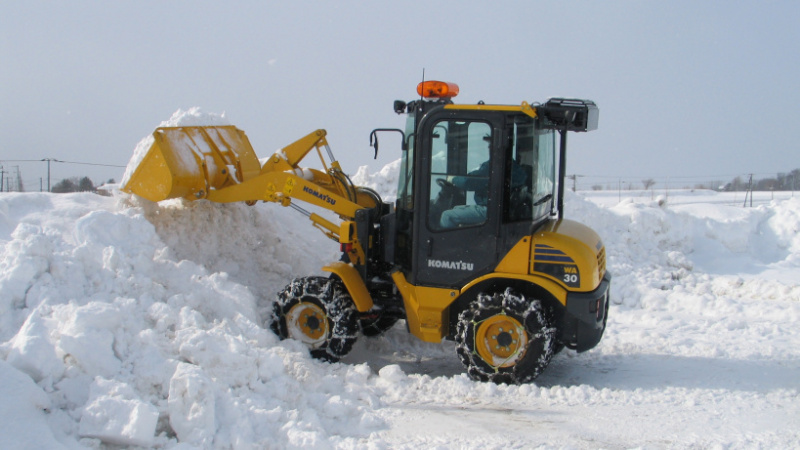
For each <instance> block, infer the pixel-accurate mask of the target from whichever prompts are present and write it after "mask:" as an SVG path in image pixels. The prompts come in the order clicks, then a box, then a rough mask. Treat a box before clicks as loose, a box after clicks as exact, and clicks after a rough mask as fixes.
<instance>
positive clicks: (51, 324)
mask: <svg viewBox="0 0 800 450" xmlns="http://www.w3.org/2000/svg"><path fill="white" fill-rule="evenodd" d="M57 197H58V198H60V197H59V196H53V195H49V194H7V195H4V196H3V197H2V198H0V205H2V207H0V208H2V210H7V211H12V210H14V208H13V205H17V204H24V203H27V204H30V203H33V204H37V205H40V208H41V209H40V210H37V211H35V212H31V213H30V214H26V215H22V216H19V217H17V219H16V220H17V221H18V225H17V226H16V227H15V229H14V231H13V232H12V233H11V234H10V236H7V237H8V238H9V239H8V240H6V241H4V245H3V251H2V253H1V254H0V261H2V265H0V267H2V271H1V272H0V289H2V291H1V292H2V295H1V296H0V302H1V303H0V308H2V311H3V315H2V317H3V326H2V328H0V334H2V337H3V344H2V346H1V347H0V355H2V356H3V359H5V361H6V362H4V364H5V365H6V366H7V367H8V368H9V369H8V370H14V371H20V372H22V373H25V374H26V378H27V379H28V381H29V383H33V382H34V381H35V382H37V383H38V384H39V387H37V388H36V389H39V390H40V391H41V390H42V389H44V390H45V391H46V392H48V393H49V397H50V398H51V400H52V402H53V413H51V415H52V416H53V417H55V418H51V423H50V426H51V427H53V428H54V429H55V433H54V434H55V435H56V436H57V437H59V438H60V439H61V440H62V442H63V443H64V444H65V445H67V446H69V445H73V444H75V442H76V441H78V442H82V443H84V444H85V445H93V444H91V442H93V441H99V442H104V443H108V444H114V445H141V446H151V445H153V446H162V447H163V446H171V445H172V444H175V443H177V442H178V440H180V441H181V442H188V443H192V444H193V445H198V446H201V447H202V446H208V445H213V446H215V447H222V448H225V447H230V446H247V445H254V446H256V447H260V446H264V445H266V444H267V443H269V444H270V445H277V446H279V447H282V446H285V445H296V446H304V445H306V444H309V445H318V444H319V443H320V442H329V441H332V442H336V441H347V440H348V439H354V438H357V437H359V436H362V435H366V434H368V433H369V432H371V431H372V430H373V429H375V428H376V427H377V426H379V425H380V423H381V421H380V420H379V419H376V418H374V417H373V414H372V413H370V412H369V409H370V408H369V406H371V404H373V403H374V402H375V401H376V400H375V399H374V398H372V397H371V396H366V397H365V396H364V395H362V394H361V393H359V392H357V385H356V384H353V383H352V381H350V380H352V379H364V378H366V376H367V374H368V373H369V369H368V368H366V367H358V366H354V367H349V366H342V367H341V368H339V369H337V370H334V371H333V373H334V374H338V376H333V377H329V376H327V375H329V374H330V373H331V371H330V369H329V368H328V367H327V365H324V364H321V363H318V362H316V361H312V360H310V359H309V357H308V355H307V352H306V351H305V349H304V348H302V347H301V346H299V345H298V344H296V343H293V342H284V343H279V342H278V340H277V338H276V337H275V336H274V335H273V334H272V333H271V332H269V331H268V330H267V329H265V328H264V323H263V321H262V314H261V313H260V312H259V304H260V303H261V307H264V308H265V307H268V306H269V302H271V297H272V295H273V294H274V292H275V291H277V289H279V288H280V287H282V286H283V285H284V284H285V282H286V280H287V279H289V278H291V277H293V276H298V275H305V274H307V273H308V272H309V271H316V270H318V269H317V267H316V266H317V264H316V262H317V261H316V257H315V256H316V255H318V253H319V252H318V251H316V250H315V249H313V248H310V245H311V244H310V243H311V242H313V239H305V238H304V237H303V236H304V235H303V234H301V231H297V230H302V228H303V227H297V226H296V227H291V224H281V223H278V222H279V221H280V219H278V218H276V217H273V216H272V215H271V214H270V213H269V212H267V211H266V210H265V209H266V208H270V209H276V208H274V205H259V206H256V207H252V208H251V207H247V206H244V205H227V206H223V205H210V204H208V203H201V202H198V203H196V204H193V205H184V204H182V203H181V202H173V203H169V202H165V203H166V204H164V205H155V204H151V203H148V204H147V205H145V206H142V207H131V206H129V205H126V204H123V202H122V200H120V201H118V200H115V199H109V198H107V197H99V196H93V195H85V194H67V195H65V196H64V197H66V198H70V197H71V198H72V199H73V200H74V201H72V202H70V206H69V208H70V211H69V213H68V214H65V212H64V211H59V210H58V209H57V207H56V205H54V204H53V202H50V201H45V200H47V199H52V198H57ZM123 200H124V199H123ZM277 209H278V210H279V209H280V208H277ZM281 214H285V212H282V211H281V212H278V213H277V214H276V216H278V217H281ZM62 216H68V219H64V218H63V217H62ZM299 217H300V219H299V220H303V221H305V220H307V219H305V217H303V216H299ZM4 218H6V219H8V218H9V215H8V214H6V215H5V217H4ZM148 218H149V220H148ZM294 220H295V221H296V220H298V218H297V216H294ZM309 228H311V227H310V226H309ZM306 231H308V230H306ZM292 264H295V265H294V266H293V265H292ZM312 267H313V268H314V269H311V268H312ZM226 271H227V272H226ZM234 280H237V281H234ZM244 283H247V285H245V284H244ZM253 288H255V289H258V291H257V293H256V294H254V293H253V292H254V291H252V290H251V289H253ZM4 367H5V366H4ZM31 385H32V386H34V387H35V385H34V384H31ZM42 395H44V394H42ZM40 397H41V396H40ZM326 405H328V406H326ZM325 408H330V409H331V411H332V412H333V413H334V414H328V413H325V412H323V411H322V410H324V409H325ZM318 409H321V411H320V412H319V413H318V412H317V410H318ZM68 418H73V419H68ZM289 423H291V424H292V425H291V426H287V424H289ZM34 434H35V433H34ZM281 443H283V444H281ZM284 444H285V445H284Z"/></svg>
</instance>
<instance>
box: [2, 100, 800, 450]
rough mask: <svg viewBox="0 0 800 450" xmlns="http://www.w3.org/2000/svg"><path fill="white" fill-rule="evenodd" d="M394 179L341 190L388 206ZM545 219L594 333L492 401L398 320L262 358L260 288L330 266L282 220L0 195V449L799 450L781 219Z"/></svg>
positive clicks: (296, 221)
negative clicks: (360, 190) (388, 326)
mask: <svg viewBox="0 0 800 450" xmlns="http://www.w3.org/2000/svg"><path fill="white" fill-rule="evenodd" d="M198 114H199V113H198ZM190 115H191V114H190ZM183 116H186V114H185V113H184V114H183ZM201 119H202V120H200V121H201V122H203V123H207V122H206V121H207V120H208V118H201ZM398 166H399V162H397V163H394V164H392V165H390V166H387V168H385V169H384V171H382V172H381V173H378V174H372V175H370V174H368V173H367V171H366V169H363V168H362V169H359V172H358V173H357V174H356V175H354V176H353V179H354V181H356V182H357V183H358V184H362V185H366V186H370V187H372V188H373V189H376V190H378V191H379V192H380V193H381V195H382V196H383V197H384V199H387V200H391V199H392V198H394V196H395V195H396V194H395V191H394V189H395V185H396V179H397V170H398ZM588 195H591V194H588ZM566 211H567V215H568V217H570V218H573V219H576V220H579V221H582V222H584V223H586V224H588V225H590V226H591V227H593V228H594V229H595V230H597V231H598V233H599V234H600V235H601V236H602V237H603V239H604V242H605V244H606V248H607V255H608V269H609V270H610V271H611V272H612V273H613V275H614V279H613V287H612V295H613V300H614V303H613V304H612V307H611V312H610V313H609V325H608V331H607V333H606V335H605V336H604V338H603V341H602V342H601V343H600V345H599V346H598V347H597V348H596V349H594V350H592V351H590V352H587V353H583V354H580V355H578V354H575V353H574V352H571V351H564V352H562V353H561V354H559V355H557V356H556V357H555V358H554V359H553V361H552V363H551V365H550V367H549V368H548V369H547V370H546V371H545V372H544V373H543V374H542V375H541V376H540V377H539V378H538V379H537V380H536V384H531V385H525V386H496V385H492V384H483V383H475V382H472V381H470V380H469V379H468V378H467V377H466V376H465V375H464V374H463V373H462V372H463V369H462V367H461V365H460V363H459V362H458V358H457V357H456V355H455V352H454V349H453V344H452V343H450V342H443V343H441V344H428V343H424V342H420V341H417V340H415V339H414V338H413V337H411V336H409V335H408V333H406V332H405V329H404V327H403V326H402V323H401V325H399V326H397V327H395V328H393V329H392V330H390V331H389V332H388V333H387V334H386V335H384V336H382V337H380V338H377V339H367V338H363V337H360V338H359V341H358V342H357V343H356V346H355V348H354V351H353V353H352V354H351V355H349V356H348V357H347V358H345V360H344V361H343V362H342V363H338V364H327V363H323V362H319V361H316V360H312V359H311V358H309V356H308V352H307V351H306V350H305V349H304V348H303V347H302V346H301V345H300V344H298V343H296V342H293V341H278V339H277V338H276V337H275V336H274V335H273V334H272V333H271V332H270V331H269V330H268V328H267V327H266V326H265V323H264V320H265V318H266V317H268V314H266V312H267V311H268V310H269V308H270V307H271V302H272V299H273V296H274V294H275V293H276V291H278V290H279V289H281V288H282V287H283V286H284V285H285V284H286V283H288V281H289V280H290V279H291V278H292V277H296V276H306V275H311V274H320V272H319V267H320V266H321V265H322V264H323V263H325V262H327V261H331V260H334V259H336V258H337V255H336V250H337V249H336V245H335V244H333V243H331V242H330V241H329V240H327V239H326V238H324V237H323V236H322V234H321V233H319V232H318V231H317V230H316V229H314V228H313V227H311V226H310V225H309V224H308V220H307V219H306V218H305V217H304V216H302V215H299V214H296V213H294V211H292V210H291V209H289V208H282V207H280V206H278V205H273V204H263V203H262V204H257V205H255V206H253V207H248V206H245V205H241V204H226V205H222V204H212V203H209V202H205V201H198V202H193V203H184V202H182V201H177V200H173V201H167V202H162V203H160V204H153V203H150V202H146V201H141V200H137V199H132V198H129V197H128V196H126V195H124V194H119V193H117V194H116V197H100V196H96V195H93V194H59V195H51V194H19V193H6V194H3V195H2V196H0V244H1V245H2V247H0V397H2V399H3V401H2V402H0V447H2V448H19V447H27V448H58V447H59V446H62V447H64V448H116V447H114V446H124V447H129V446H143V447H153V448H165V449H171V448H182V449H186V448H298V447H304V448H305V447H315V448H326V447H334V448H342V447H344V448H353V447H375V448H381V447H403V448H418V447H434V446H442V447H481V446H486V447H495V448H499V447H504V446H512V447H519V448H522V447H525V448H534V447H542V448H557V447H558V446H562V445H563V446H567V447H571V448H596V447H606V448H609V447H611V448H619V447H692V446H695V447H714V446H716V447H720V448H726V447H730V448H744V447H759V446H760V447H763V448H789V447H797V446H798V445H800V434H799V433H800V432H798V430H797V426H796V425H797V417H800V398H798V390H799V389H800V381H798V377H797V373H798V371H799V370H800V346H798V343H800V330H799V329H798V327H797V323H798V321H799V320H800V283H799V282H798V280H800V238H799V237H798V236H799V235H800V233H798V231H800V200H798V199H791V200H785V201H780V202H773V203H771V204H769V205H766V206H761V207H758V208H749V209H743V208H733V207H725V206H721V205H707V204H705V205H690V204H687V205H680V206H670V202H664V201H659V199H655V200H653V201H650V202H645V203H637V202H634V201H630V200H625V201H622V202H620V203H619V204H617V205H614V206H611V207H603V206H598V205H597V204H595V203H593V202H592V201H590V200H587V199H586V198H585V197H582V196H578V195H574V194H571V193H570V195H569V196H568V197H567V199H566Z"/></svg>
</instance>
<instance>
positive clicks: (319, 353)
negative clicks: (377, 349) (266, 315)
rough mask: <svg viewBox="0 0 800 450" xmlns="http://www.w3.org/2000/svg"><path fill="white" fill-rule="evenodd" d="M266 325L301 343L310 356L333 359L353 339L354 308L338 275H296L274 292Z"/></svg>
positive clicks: (350, 345) (349, 346)
mask: <svg viewBox="0 0 800 450" xmlns="http://www.w3.org/2000/svg"><path fill="white" fill-rule="evenodd" d="M270 328H271V329H272V331H273V332H274V333H275V334H277V335H278V337H280V338H281V339H295V340H297V341H300V342H302V343H303V344H305V345H306V347H308V349H309V351H310V352H311V356H313V357H315V358H319V359H324V360H326V361H330V362H336V361H338V360H339V359H340V358H342V357H343V356H345V355H347V354H348V353H349V352H350V350H351V349H352V348H353V344H354V343H355V341H356V335H357V333H358V310H356V307H355V304H354V303H353V300H352V298H351V297H350V294H348V293H347V289H346V288H345V287H344V283H342V282H341V280H339V279H338V278H325V277H305V278H297V279H295V280H292V282H291V283H289V285H287V286H286V287H285V288H284V289H283V291H281V292H280V293H278V298H277V299H276V300H275V303H274V304H273V308H272V323H271V324H270Z"/></svg>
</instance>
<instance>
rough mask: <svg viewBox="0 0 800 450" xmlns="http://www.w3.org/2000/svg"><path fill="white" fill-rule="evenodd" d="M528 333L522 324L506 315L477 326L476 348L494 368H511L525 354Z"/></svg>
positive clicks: (494, 317) (487, 320)
mask: <svg viewBox="0 0 800 450" xmlns="http://www.w3.org/2000/svg"><path fill="white" fill-rule="evenodd" d="M527 342H528V333H527V332H525V328H524V327H523V326H522V324H520V322H519V321H518V320H517V319H516V318H514V317H511V316H509V315H506V314H505V313H501V314H497V315H494V316H492V317H490V318H488V319H486V320H484V321H483V322H480V323H479V324H477V330H476V332H475V347H476V350H477V352H478V355H480V357H481V358H483V360H484V361H486V362H487V363H489V364H490V365H492V366H493V367H509V366H512V365H514V363H516V361H517V360H518V359H519V358H521V357H522V356H523V355H524V354H525V350H526V346H527Z"/></svg>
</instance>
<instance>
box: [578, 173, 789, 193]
mask: <svg viewBox="0 0 800 450" xmlns="http://www.w3.org/2000/svg"><path fill="white" fill-rule="evenodd" d="M765 175H766V174H745V175H738V176H735V177H734V178H733V179H732V180H729V181H726V180H725V179H723V178H721V177H720V178H716V177H713V176H676V177H665V178H659V179H656V178H639V179H635V178H634V179H631V178H621V177H620V178H615V177H612V176H592V175H568V176H567V178H568V179H567V180H566V183H567V185H568V186H569V187H571V188H572V189H573V190H585V189H586V190H588V189H591V190H593V191H603V190H609V191H611V190H613V191H616V190H619V191H629V190H637V189H644V190H650V189H711V190H714V191H728V192H734V191H749V190H753V191H796V190H798V189H800V169H794V170H792V171H791V172H786V173H779V174H777V175H776V176H774V177H773V176H765Z"/></svg>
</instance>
